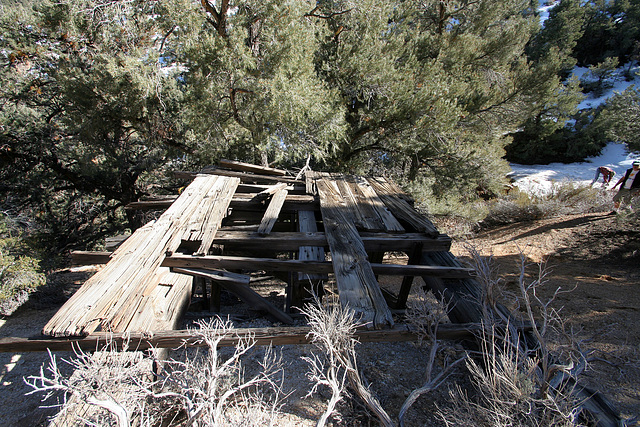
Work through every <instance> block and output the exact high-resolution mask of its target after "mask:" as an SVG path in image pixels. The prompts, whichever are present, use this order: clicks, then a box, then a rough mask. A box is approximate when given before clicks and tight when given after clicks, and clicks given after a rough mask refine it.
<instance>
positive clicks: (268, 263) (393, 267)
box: [162, 253, 474, 278]
mask: <svg viewBox="0 0 640 427" xmlns="http://www.w3.org/2000/svg"><path fill="white" fill-rule="evenodd" d="M334 262H335V261H334ZM162 265H163V266H164V267H173V268H206V269H230V270H234V269H245V270H265V271H297V272H300V273H316V274H325V273H332V272H334V273H335V265H334V264H333V263H332V262H329V261H324V262H319V261H301V260H297V259H296V260H290V259H289V260H283V259H276V258H251V257H241V256H228V255H208V256H191V255H184V254H177V253H176V254H173V255H171V256H168V257H166V258H165V260H164V262H163V263H162ZM369 265H370V266H371V269H372V270H373V272H374V273H376V274H382V275H387V276H432V277H439V278H469V277H472V275H473V272H474V270H473V269H471V268H463V267H449V266H445V267H442V266H431V265H400V264H375V263H374V264H369Z"/></svg>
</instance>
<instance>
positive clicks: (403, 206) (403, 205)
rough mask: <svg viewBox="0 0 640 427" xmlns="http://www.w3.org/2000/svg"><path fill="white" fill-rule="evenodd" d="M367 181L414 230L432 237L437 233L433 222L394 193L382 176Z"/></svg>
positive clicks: (394, 212)
mask: <svg viewBox="0 0 640 427" xmlns="http://www.w3.org/2000/svg"><path fill="white" fill-rule="evenodd" d="M367 181H368V182H369V183H370V184H371V186H372V187H373V188H374V189H375V191H376V193H377V194H378V196H379V197H380V199H381V200H382V201H383V202H384V204H385V205H387V207H388V208H389V210H390V211H391V212H392V213H393V215H395V217H396V218H398V219H400V220H402V221H405V222H406V223H407V224H409V225H411V227H413V228H414V229H415V230H416V231H419V232H423V233H426V234H429V235H431V236H433V237H435V236H437V235H438V234H439V232H438V230H437V229H436V227H435V226H434V225H433V223H432V222H431V221H429V220H428V219H427V218H426V217H425V216H424V215H422V214H421V213H420V212H418V211H417V210H416V209H415V208H414V207H413V206H411V204H409V202H407V200H406V199H405V198H404V197H401V196H400V195H399V194H397V193H394V192H393V191H396V190H392V187H390V186H389V185H388V183H387V181H386V180H384V178H368V179H367Z"/></svg>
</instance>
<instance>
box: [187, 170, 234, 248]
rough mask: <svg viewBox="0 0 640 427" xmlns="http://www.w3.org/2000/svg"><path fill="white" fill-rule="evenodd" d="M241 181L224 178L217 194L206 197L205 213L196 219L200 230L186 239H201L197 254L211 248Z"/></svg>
mask: <svg viewBox="0 0 640 427" xmlns="http://www.w3.org/2000/svg"><path fill="white" fill-rule="evenodd" d="M239 183H240V180H237V179H227V180H224V181H223V184H222V185H220V187H219V188H218V190H217V191H216V193H215V194H212V195H211V196H209V197H207V198H206V199H204V200H206V202H205V203H203V208H204V209H203V210H204V214H203V215H202V216H200V217H198V218H197V219H196V220H197V221H199V224H200V227H199V228H200V229H199V232H198V233H195V234H194V233H192V237H193V239H185V240H200V241H201V243H200V247H199V248H198V250H197V251H196V255H204V254H206V253H208V252H209V248H211V245H212V244H213V239H214V238H215V237H216V233H217V231H218V229H219V228H220V225H221V223H222V219H223V218H224V217H225V215H226V213H227V209H229V204H230V203H231V198H232V197H233V194H234V193H235V191H236V187H238V184H239ZM204 200H203V202H204Z"/></svg>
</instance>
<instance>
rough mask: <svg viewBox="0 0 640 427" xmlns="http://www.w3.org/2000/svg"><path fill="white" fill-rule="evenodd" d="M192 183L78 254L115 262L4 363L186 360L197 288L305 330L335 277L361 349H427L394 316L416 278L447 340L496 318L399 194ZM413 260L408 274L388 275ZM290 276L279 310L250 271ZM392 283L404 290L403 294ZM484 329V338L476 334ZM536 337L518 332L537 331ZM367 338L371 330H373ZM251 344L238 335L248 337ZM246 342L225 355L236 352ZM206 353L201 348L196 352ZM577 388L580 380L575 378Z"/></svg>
mask: <svg viewBox="0 0 640 427" xmlns="http://www.w3.org/2000/svg"><path fill="white" fill-rule="evenodd" d="M178 175H179V177H182V178H186V179H190V180H192V182H191V183H190V184H189V185H188V186H187V187H186V188H185V189H184V191H182V193H181V194H180V195H179V196H171V197H164V198H161V199H154V200H150V201H143V202H137V203H134V204H132V205H131V206H130V207H129V208H131V209H166V211H165V212H164V213H163V214H162V215H161V216H160V217H159V218H158V219H157V220H154V221H151V222H150V223H148V224H146V225H145V226H143V227H141V228H140V229H138V230H136V231H135V232H134V233H133V234H132V235H131V236H130V237H129V238H128V239H127V240H126V241H125V242H124V243H123V244H122V245H121V246H120V247H118V248H117V250H116V251H115V252H113V253H83V252H79V253H76V254H75V255H76V260H77V261H78V262H79V263H83V262H84V263H98V262H104V263H106V266H105V267H104V268H103V269H102V270H100V271H99V272H98V273H96V274H95V275H94V276H93V277H92V278H91V279H89V280H88V281H87V282H86V283H85V284H84V285H83V286H82V287H81V288H80V289H79V290H78V291H77V292H76V293H75V294H74V295H73V296H72V297H71V298H70V299H69V300H68V301H67V303H65V304H64V305H63V306H62V308H61V309H60V310H59V311H58V312H57V313H56V314H55V315H54V316H53V317H52V318H51V320H50V321H49V322H48V323H47V324H46V325H45V327H44V328H43V331H42V332H43V334H44V335H45V336H46V337H48V338H45V339H2V340H0V351H41V350H45V349H50V350H68V349H70V348H72V346H73V347H77V348H83V349H92V348H93V349H96V348H99V346H100V345H101V344H103V343H106V342H110V343H113V342H115V343H116V345H117V346H119V344H118V343H124V342H127V345H128V348H129V349H147V348H151V347H155V348H170V347H176V346H178V345H179V344H180V343H189V342H190V340H191V341H193V338H194V337H193V336H192V335H191V334H190V332H189V331H172V330H174V329H176V328H177V327H178V325H179V324H180V321H181V318H182V315H183V314H184V312H185V311H186V310H187V308H188V306H189V303H190V301H191V297H192V295H193V292H194V291H195V289H196V288H197V287H200V288H201V289H202V294H203V296H204V297H205V298H207V299H208V297H207V292H206V291H207V284H208V288H209V290H210V300H208V302H209V304H210V305H211V306H212V307H214V309H215V308H216V307H217V306H219V295H220V288H225V289H227V290H228V291H230V292H232V293H234V294H235V295H237V296H238V297H239V298H240V299H241V300H243V301H245V302H246V303H248V304H249V305H250V306H251V307H252V308H254V309H258V310H262V311H265V312H267V313H269V314H270V315H271V316H273V317H274V318H275V319H277V321H279V322H281V323H292V318H291V312H292V308H293V307H300V306H302V304H303V301H304V299H305V298H306V297H308V296H309V293H310V291H311V290H313V291H315V292H319V293H320V294H321V293H322V290H323V282H324V281H325V280H326V279H327V278H328V277H329V275H330V274H331V275H332V276H333V277H332V278H333V281H334V282H335V285H336V288H337V293H338V296H339V299H340V302H341V303H342V304H348V305H349V307H351V308H352V309H354V310H355V311H356V312H357V314H358V316H359V318H360V321H361V323H362V325H363V327H364V328H365V329H364V330H363V329H361V330H360V331H358V339H359V340H361V341H374V342H376V341H377V342H380V341H400V340H414V339H416V336H415V334H414V333H413V332H411V331H409V330H407V329H406V328H394V319H393V315H392V310H396V309H403V308H405V306H406V303H407V299H408V296H409V293H410V291H411V288H412V285H413V282H414V278H415V277H416V276H417V277H420V278H422V282H423V283H422V285H423V286H424V287H425V288H428V289H430V290H432V291H434V293H435V294H436V295H438V296H441V297H444V299H445V300H446V301H447V303H448V305H449V308H450V311H449V318H450V320H451V321H452V322H453V323H454V324H462V325H460V326H455V325H448V326H446V327H441V328H440V331H441V332H440V333H441V334H443V335H442V338H449V339H462V338H470V337H472V336H473V335H474V334H475V333H477V327H478V324H479V323H480V322H481V321H482V319H483V311H482V307H481V303H480V300H481V295H480V293H481V291H480V286H479V284H478V282H477V281H476V280H475V279H474V277H473V276H472V271H471V270H470V269H467V268H464V267H463V266H462V265H461V264H460V263H459V262H458V261H457V260H456V258H455V257H454V256H453V255H452V254H451V253H450V252H449V249H450V245H451V239H450V238H449V237H448V236H446V235H444V234H441V233H439V232H438V230H437V229H436V228H435V227H434V226H433V224H432V223H431V222H430V221H429V220H428V219H427V218H426V217H425V216H424V215H421V214H420V213H419V212H418V211H417V210H416V209H415V208H414V206H413V202H412V200H411V198H410V197H409V196H408V195H406V194H405V193H403V192H402V190H401V189H400V188H398V187H397V186H396V185H395V184H394V183H393V182H391V181H389V180H387V179H385V178H381V177H376V178H363V177H356V176H348V175H335V174H326V173H318V172H312V171H307V172H306V173H305V174H304V179H296V178H292V177H288V176H286V173H285V172H284V171H281V170H277V169H271V168H262V167H257V166H254V165H248V164H244V163H239V162H232V161H224V162H221V167H220V168H215V169H209V170H205V171H202V172H201V173H180V174H178ZM395 252H402V253H404V254H406V258H405V259H407V260H408V261H407V263H406V264H405V265H397V264H392V263H388V262H384V260H385V254H386V253H395ZM255 270H263V271H265V272H272V273H273V274H279V273H286V283H287V285H286V287H287V289H286V303H285V306H284V307H277V306H275V305H274V304H272V303H271V302H269V301H268V300H267V299H265V298H264V297H262V296H261V295H259V294H258V293H257V292H256V291H255V290H253V289H252V288H251V277H250V275H249V272H251V271H255ZM379 275H391V276H400V277H402V280H401V284H400V286H399V288H398V290H397V292H395V293H394V292H391V291H389V290H388V289H385V288H384V287H381V286H380V283H379V282H378V277H379ZM474 328H476V329H474ZM528 328H530V325H529V326H527V325H519V327H518V329H520V330H521V331H523V332H524V333H525V334H526V333H527V332H526V331H527V330H528ZM367 329H368V330H367ZM307 333H308V328H306V327H289V328H286V330H285V328H266V329H262V330H260V331H259V332H257V333H256V332H255V331H253V332H251V334H252V336H254V337H256V340H257V342H258V343H259V344H264V345H268V344H276V345H277V344H300V343H306V342H307V339H306V335H307ZM240 335H242V332H239V334H238V336H240ZM236 339H237V337H236V338H231V339H229V340H228V342H226V341H225V343H224V344H222V345H234V344H235V343H236ZM192 344H193V345H198V344H197V343H192ZM569 380H570V381H572V380H571V379H570V378H569ZM574 387H575V388H574V391H573V394H574V395H575V396H576V397H577V398H578V399H579V400H580V401H581V402H582V408H583V409H585V410H587V411H588V413H589V414H591V415H592V416H593V417H594V418H596V419H597V425H612V426H613V425H618V421H619V417H618V416H617V414H616V412H615V410H614V409H612V408H611V407H610V406H609V403H608V402H607V401H606V399H604V398H603V397H602V396H601V395H599V394H598V393H594V392H592V391H590V390H588V389H586V388H583V387H581V386H579V385H578V384H575V385H574Z"/></svg>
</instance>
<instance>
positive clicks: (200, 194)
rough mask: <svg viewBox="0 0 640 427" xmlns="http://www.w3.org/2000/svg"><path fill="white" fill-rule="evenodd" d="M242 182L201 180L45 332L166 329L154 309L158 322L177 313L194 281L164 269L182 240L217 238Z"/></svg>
mask: <svg viewBox="0 0 640 427" xmlns="http://www.w3.org/2000/svg"><path fill="white" fill-rule="evenodd" d="M238 183H239V179H237V178H225V177H220V176H206V175H202V176H198V177H196V179H194V181H193V182H192V183H191V184H190V185H189V186H188V187H187V188H186V189H185V190H184V191H183V193H182V194H181V195H180V197H179V198H178V199H177V200H176V201H175V202H174V203H173V204H172V205H171V207H170V208H169V209H168V210H167V211H166V212H165V213H164V214H163V215H162V216H161V217H160V218H158V219H157V220H156V221H152V222H150V223H148V224H146V225H145V226H143V227H141V228H140V229H138V230H136V232H135V233H133V234H132V235H131V237H129V238H128V239H127V240H126V241H125V242H124V243H123V244H122V245H121V246H120V247H119V248H118V249H117V250H116V251H115V252H114V253H113V254H112V256H111V260H110V261H109V262H108V263H107V265H106V266H105V267H104V268H103V269H102V270H100V271H99V272H98V273H96V274H95V275H94V276H93V277H91V278H90V279H89V280H88V281H87V282H86V283H85V284H84V285H83V286H82V287H81V288H80V289H79V290H78V291H77V292H76V293H75V294H74V295H73V296H72V297H71V298H70V299H69V301H67V302H66V303H65V304H64V305H63V306H62V307H61V309H60V310H59V311H58V312H57V313H56V314H55V315H54V316H53V318H51V320H49V322H48V323H47V324H46V325H45V326H44V328H43V331H42V332H43V334H45V335H51V336H57V337H60V336H83V335H87V334H91V333H93V332H94V331H99V330H102V331H113V332H124V331H130V330H134V331H141V330H153V329H158V328H164V327H166V326H167V323H166V321H160V322H156V320H154V319H156V317H155V316H151V315H150V314H149V310H151V311H152V312H155V313H158V315H159V317H158V318H159V319H162V318H163V317H166V316H172V317H173V316H176V315H178V314H179V313H180V312H181V310H182V309H183V307H184V306H185V305H186V301H188V298H186V297H185V295H190V283H189V281H188V279H187V281H185V279H184V278H180V277H178V275H167V273H166V271H165V270H161V269H160V266H161V264H162V262H163V261H164V258H165V256H166V254H167V253H173V252H174V251H176V250H177V249H178V247H179V246H180V244H181V242H182V240H183V239H185V240H194V239H202V240H203V245H204V242H205V241H212V240H213V238H214V236H215V232H216V231H217V229H218V228H219V226H220V223H221V221H222V217H223V215H224V214H225V213H226V209H227V207H228V205H229V203H230V201H231V197H232V196H233V194H234V192H235V188H236V187H237V185H238ZM203 245H201V246H203ZM161 284H163V285H165V286H168V287H170V288H171V291H170V292H168V291H167V290H165V288H164V287H162V286H161ZM172 305H173V306H174V307H171V306H172ZM169 323H171V321H169Z"/></svg>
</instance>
